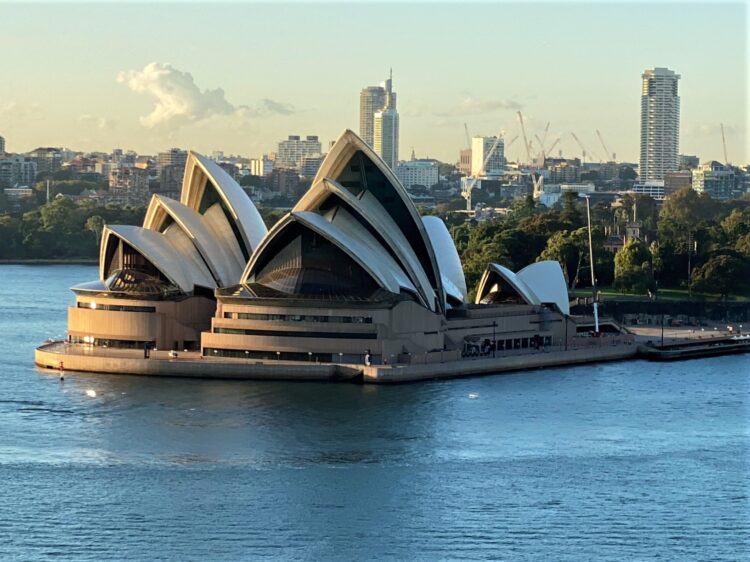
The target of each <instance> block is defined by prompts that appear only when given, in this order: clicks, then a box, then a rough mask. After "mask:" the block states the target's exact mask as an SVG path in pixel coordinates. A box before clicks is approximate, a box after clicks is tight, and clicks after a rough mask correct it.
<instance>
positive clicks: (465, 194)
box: [461, 131, 517, 211]
mask: <svg viewBox="0 0 750 562" xmlns="http://www.w3.org/2000/svg"><path fill="white" fill-rule="evenodd" d="M516 138H517V137H516ZM501 140H503V131H500V134H499V135H497V137H496V138H495V142H493V143H492V146H491V147H490V149H489V151H488V152H487V156H485V157H484V162H482V169H481V170H479V173H477V174H476V175H475V176H474V177H473V178H471V181H470V182H469V183H468V184H467V185H466V187H464V189H463V191H462V192H461V196H462V197H463V198H464V199H466V210H467V211H471V191H472V190H473V189H474V186H475V185H476V184H477V181H478V180H479V176H480V175H482V173H483V172H484V170H485V168H486V167H487V164H488V162H489V161H490V158H492V155H493V154H494V153H495V150H497V145H498V144H500V141H501ZM513 140H516V139H513Z"/></svg>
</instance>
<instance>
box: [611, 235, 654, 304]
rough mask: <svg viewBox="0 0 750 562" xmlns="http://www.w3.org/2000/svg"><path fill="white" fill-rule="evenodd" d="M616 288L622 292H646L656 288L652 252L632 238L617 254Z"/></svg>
mask: <svg viewBox="0 0 750 562" xmlns="http://www.w3.org/2000/svg"><path fill="white" fill-rule="evenodd" d="M614 285H615V288H617V289H618V290H619V291H622V292H633V293H639V294H642V293H645V292H646V291H647V290H653V288H654V276H653V270H652V266H651V254H650V253H649V251H648V248H647V247H646V245H645V244H644V243H642V242H639V241H638V240H630V241H628V242H627V243H626V244H625V246H623V248H622V250H620V251H619V252H617V254H616V255H615V283H614Z"/></svg>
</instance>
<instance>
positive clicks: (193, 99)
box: [117, 62, 294, 128]
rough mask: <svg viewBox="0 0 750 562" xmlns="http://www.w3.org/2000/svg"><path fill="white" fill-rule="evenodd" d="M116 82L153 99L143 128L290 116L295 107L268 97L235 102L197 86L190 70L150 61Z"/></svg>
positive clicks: (219, 90) (123, 73)
mask: <svg viewBox="0 0 750 562" xmlns="http://www.w3.org/2000/svg"><path fill="white" fill-rule="evenodd" d="M117 81H118V82H120V83H122V84H125V85H127V86H128V88H130V89H131V90H133V91H134V92H137V93H139V94H145V95H147V96H150V97H152V98H154V100H155V101H156V105H155V106H154V109H153V111H151V113H149V114H148V115H145V116H143V117H141V118H140V122H141V124H142V125H143V126H145V127H149V128H152V127H157V126H162V125H176V126H180V125H183V124H187V123H195V122H198V121H202V120H204V119H209V118H211V117H214V116H222V115H223V116H236V117H240V118H244V117H248V116H256V117H258V116H264V115H271V114H279V115H289V114H291V113H293V112H294V107H293V106H291V105H289V104H285V103H281V102H277V101H274V100H270V99H264V100H262V101H261V103H260V105H259V107H257V108H251V107H249V106H246V105H234V104H232V103H230V102H229V101H228V100H227V99H226V97H225V96H224V90H222V89H221V88H216V89H215V90H203V91H201V89H200V88H199V87H198V86H197V85H196V83H195V80H194V79H193V76H192V75H191V74H190V73H189V72H182V71H181V70H178V69H176V68H175V67H173V66H172V65H170V64H163V63H158V62H152V63H150V64H147V65H146V66H145V67H143V70H128V71H122V72H120V73H119V74H118V75H117Z"/></svg>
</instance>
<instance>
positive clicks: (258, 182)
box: [240, 175, 265, 187]
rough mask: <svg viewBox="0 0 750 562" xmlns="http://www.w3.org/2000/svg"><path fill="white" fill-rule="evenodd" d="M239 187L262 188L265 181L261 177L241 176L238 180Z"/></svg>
mask: <svg viewBox="0 0 750 562" xmlns="http://www.w3.org/2000/svg"><path fill="white" fill-rule="evenodd" d="M240 185H241V186H243V187H248V186H253V187H263V186H264V185H265V179H264V178H263V176H253V175H247V176H242V178H241V179H240Z"/></svg>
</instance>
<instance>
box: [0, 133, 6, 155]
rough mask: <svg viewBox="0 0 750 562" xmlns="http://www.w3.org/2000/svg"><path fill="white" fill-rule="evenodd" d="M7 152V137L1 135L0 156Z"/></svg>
mask: <svg viewBox="0 0 750 562" xmlns="http://www.w3.org/2000/svg"><path fill="white" fill-rule="evenodd" d="M3 154H5V139H4V138H3V137H2V136H0V156H2V155H3Z"/></svg>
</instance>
